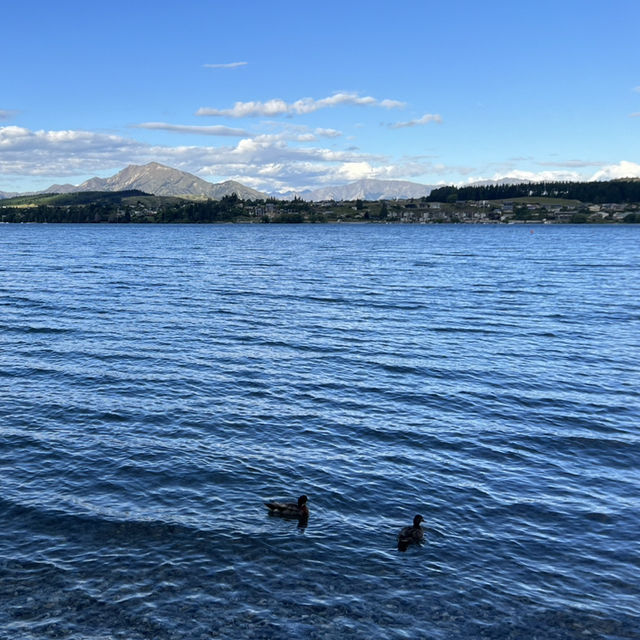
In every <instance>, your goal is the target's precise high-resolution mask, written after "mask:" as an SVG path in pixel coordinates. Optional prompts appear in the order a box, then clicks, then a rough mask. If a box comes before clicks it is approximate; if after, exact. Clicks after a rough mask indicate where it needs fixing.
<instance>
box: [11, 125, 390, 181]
mask: <svg viewBox="0 0 640 640" xmlns="http://www.w3.org/2000/svg"><path fill="white" fill-rule="evenodd" d="M294 139H295V138H294ZM150 161H157V162H161V163H163V164H167V165H170V166H172V167H175V168H177V169H181V170H183V171H188V172H190V173H195V174H197V175H200V176H203V177H211V178H213V179H214V180H215V181H218V180H226V179H233V180H238V181H240V182H242V183H244V184H247V185H248V186H254V187H257V188H260V189H265V190H273V191H280V190H290V189H304V188H312V187H315V186H318V185H319V184H323V183H326V180H329V181H335V180H341V179H344V173H345V171H347V170H346V169H344V167H345V166H346V167H348V166H350V165H351V163H359V162H368V163H370V164H371V165H372V166H373V165H375V164H376V163H379V162H380V161H381V158H380V157H378V156H374V155H370V154H363V153H358V152H354V151H341V150H334V149H326V148H323V147H320V146H303V147H300V146H290V145H289V144H288V142H287V139H286V138H285V136H284V135H282V134H274V135H258V136H254V137H245V138H242V139H241V140H239V141H238V142H237V144H235V145H223V146H193V145H190V146H163V145H152V144H148V143H145V142H140V141H137V140H133V139H130V138H125V137H122V136H117V135H108V134H104V133H94V132H90V131H73V130H65V131H45V130H40V131H32V130H29V129H26V128H23V127H17V126H5V127H0V175H4V176H19V177H20V180H21V181H22V182H23V183H26V182H27V178H28V177H30V179H31V181H32V183H33V181H34V180H36V179H37V180H38V181H39V182H43V181H44V180H47V179H48V180H50V181H51V182H57V181H59V180H60V179H65V178H66V179H67V180H68V179H70V178H71V177H73V178H77V180H74V182H81V181H82V180H84V179H86V178H87V177H91V176H93V175H108V174H109V173H111V172H115V171H119V170H120V169H122V168H123V167H125V166H127V165H129V164H145V163H147V162H150ZM347 173H348V171H347ZM45 186H48V185H45ZM27 188H29V187H27ZM0 190H2V187H1V186H0Z"/></svg>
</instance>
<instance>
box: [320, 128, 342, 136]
mask: <svg viewBox="0 0 640 640" xmlns="http://www.w3.org/2000/svg"><path fill="white" fill-rule="evenodd" d="M314 133H315V135H317V136H318V137H319V138H339V137H340V136H341V135H342V131H338V130H337V129H322V128H318V129H316V130H315V131H314Z"/></svg>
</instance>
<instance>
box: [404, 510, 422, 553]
mask: <svg viewBox="0 0 640 640" xmlns="http://www.w3.org/2000/svg"><path fill="white" fill-rule="evenodd" d="M421 522H424V518H423V517H422V516H421V515H419V514H418V515H416V516H414V518H413V525H412V526H410V527H404V528H403V529H401V530H400V533H399V534H398V551H406V550H407V548H408V547H409V545H411V544H420V543H421V542H422V541H423V540H424V531H423V530H422V527H421V526H420V523H421Z"/></svg>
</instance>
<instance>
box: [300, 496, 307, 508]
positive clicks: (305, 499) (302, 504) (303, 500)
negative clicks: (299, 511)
mask: <svg viewBox="0 0 640 640" xmlns="http://www.w3.org/2000/svg"><path fill="white" fill-rule="evenodd" d="M305 504H307V496H300V497H299V498H298V508H300V507H304V505H305Z"/></svg>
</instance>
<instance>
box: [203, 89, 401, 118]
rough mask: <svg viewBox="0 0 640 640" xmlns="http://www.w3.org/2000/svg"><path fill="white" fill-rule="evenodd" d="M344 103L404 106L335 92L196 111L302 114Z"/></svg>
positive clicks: (241, 115) (237, 114)
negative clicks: (323, 95) (297, 98)
mask: <svg viewBox="0 0 640 640" xmlns="http://www.w3.org/2000/svg"><path fill="white" fill-rule="evenodd" d="M342 105H350V106H354V105H356V106H377V107H382V108H383V109H398V108H400V107H403V106H404V103H403V102H400V101H399V100H389V99H384V100H378V99H376V98H373V97H371V96H361V95H359V94H357V93H334V94H333V95H331V96H328V97H326V98H320V99H319V100H315V99H313V98H301V99H300V100H296V101H295V102H286V101H284V100H282V99H280V98H274V99H273V100H267V101H266V102H260V101H251V102H236V103H235V104H234V105H233V107H231V108H230V109H215V108H212V107H201V108H200V109H198V111H197V112H196V115H198V116H229V117H232V118H248V117H255V116H279V115H302V114H305V113H313V112H314V111H318V110H319V109H327V108H331V107H337V106H342Z"/></svg>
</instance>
